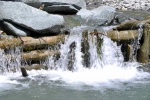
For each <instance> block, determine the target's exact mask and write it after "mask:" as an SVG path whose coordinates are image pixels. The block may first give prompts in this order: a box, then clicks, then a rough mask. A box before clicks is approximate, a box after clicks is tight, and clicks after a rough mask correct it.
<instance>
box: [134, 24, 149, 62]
mask: <svg viewBox="0 0 150 100" xmlns="http://www.w3.org/2000/svg"><path fill="white" fill-rule="evenodd" d="M142 38H143V43H141V46H140V49H139V50H138V54H137V60H138V62H140V63H145V64H148V62H149V52H150V50H149V48H150V45H149V43H150V24H145V25H144V33H143V37H142Z"/></svg>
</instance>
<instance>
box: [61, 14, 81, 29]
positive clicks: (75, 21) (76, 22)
mask: <svg viewBox="0 0 150 100" xmlns="http://www.w3.org/2000/svg"><path fill="white" fill-rule="evenodd" d="M63 17H64V20H65V24H64V25H65V27H64V28H65V29H70V28H74V27H76V26H80V25H81V21H82V19H81V17H80V16H78V15H64V16H63Z"/></svg>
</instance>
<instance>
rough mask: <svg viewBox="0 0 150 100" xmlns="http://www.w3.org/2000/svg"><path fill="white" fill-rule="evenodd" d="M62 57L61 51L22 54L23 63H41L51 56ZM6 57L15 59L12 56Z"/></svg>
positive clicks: (35, 51)
mask: <svg viewBox="0 0 150 100" xmlns="http://www.w3.org/2000/svg"><path fill="white" fill-rule="evenodd" d="M55 55H60V52H59V50H34V51H30V52H26V53H21V61H22V62H31V63H32V62H39V61H42V60H45V59H46V58H47V57H49V56H55ZM6 57H8V58H11V59H12V60H13V59H16V58H14V57H13V56H12V55H6Z"/></svg>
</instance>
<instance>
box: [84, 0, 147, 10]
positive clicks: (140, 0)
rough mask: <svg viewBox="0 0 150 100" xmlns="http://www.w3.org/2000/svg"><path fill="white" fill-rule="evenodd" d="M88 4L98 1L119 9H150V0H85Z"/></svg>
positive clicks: (100, 3)
mask: <svg viewBox="0 0 150 100" xmlns="http://www.w3.org/2000/svg"><path fill="white" fill-rule="evenodd" d="M85 1H86V2H88V3H89V5H87V6H88V7H90V4H93V3H95V2H97V3H98V4H99V5H108V6H112V7H115V8H116V9H118V10H146V11H150V0H85Z"/></svg>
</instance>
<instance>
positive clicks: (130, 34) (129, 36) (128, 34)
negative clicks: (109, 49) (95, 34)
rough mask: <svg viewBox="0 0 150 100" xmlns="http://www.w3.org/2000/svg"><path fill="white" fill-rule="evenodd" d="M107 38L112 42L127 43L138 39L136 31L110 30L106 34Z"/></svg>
mask: <svg viewBox="0 0 150 100" xmlns="http://www.w3.org/2000/svg"><path fill="white" fill-rule="evenodd" d="M107 37H109V38H111V39H112V40H113V41H129V40H133V39H136V38H138V31H137V30H126V31H117V30H111V31H108V32H107Z"/></svg>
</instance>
